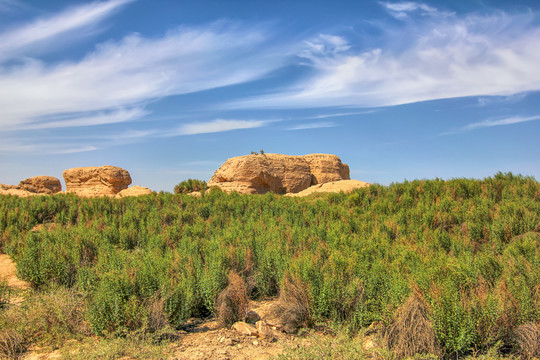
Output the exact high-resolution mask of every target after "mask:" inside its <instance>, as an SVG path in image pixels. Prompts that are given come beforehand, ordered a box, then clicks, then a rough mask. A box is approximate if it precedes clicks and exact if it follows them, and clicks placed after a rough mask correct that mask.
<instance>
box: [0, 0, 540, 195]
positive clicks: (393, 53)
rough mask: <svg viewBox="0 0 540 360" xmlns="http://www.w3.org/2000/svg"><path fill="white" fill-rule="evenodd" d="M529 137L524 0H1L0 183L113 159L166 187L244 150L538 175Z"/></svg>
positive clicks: (539, 62)
mask: <svg viewBox="0 0 540 360" xmlns="http://www.w3.org/2000/svg"><path fill="white" fill-rule="evenodd" d="M539 139H540V3H538V1H537V0H530V1H526V0H515V1H503V0H497V1H496V0H470V1H449V0H447V1H443V0H439V1H435V0H433V1H425V2H415V1H370V0H362V1H360V0H341V1H330V0H328V1H323V0H295V1H290V0H235V1H223V0H178V1H165V0H103V1H71V0H70V1H66V0H55V1H37V0H36V1H30V0H29V1H23V0H0V169H1V170H0V183H4V184H18V183H19V181H21V180H23V179H26V178H28V177H32V176H36V175H50V176H55V177H58V178H60V179H61V180H62V171H63V170H65V169H68V168H72V167H79V166H102V165H114V166H119V167H121V168H124V169H126V170H128V171H129V172H130V174H131V177H132V179H133V185H141V186H148V187H150V188H151V189H152V190H155V191H161V190H163V191H171V192H172V190H173V188H174V185H175V184H177V183H179V182H180V181H182V180H186V179H188V178H195V179H202V180H209V178H210V177H211V176H212V174H213V172H214V171H215V170H216V169H217V168H218V167H219V166H220V165H221V164H222V163H223V162H225V160H227V159H228V158H230V157H234V156H241V155H247V154H250V153H251V152H252V151H257V152H258V151H260V150H263V151H264V152H266V153H279V154H289V155H304V154H311V153H328V154H336V155H338V156H339V157H340V158H341V159H342V161H343V162H344V163H347V164H349V166H350V169H351V178H353V179H358V180H362V181H367V182H370V183H379V184H383V185H388V184H390V183H392V182H401V181H403V180H414V179H433V178H442V179H451V178H460V177H467V178H484V177H488V176H492V175H494V174H496V173H497V172H499V171H502V172H509V171H511V172H513V173H515V174H522V175H527V176H534V177H535V178H536V179H540V140H539Z"/></svg>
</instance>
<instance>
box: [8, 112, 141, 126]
mask: <svg viewBox="0 0 540 360" xmlns="http://www.w3.org/2000/svg"><path fill="white" fill-rule="evenodd" d="M148 114H149V112H148V111H145V110H144V109H143V108H141V107H135V108H131V109H124V108H121V109H117V110H112V111H99V112H96V113H93V114H89V115H84V116H77V115H75V116H70V115H69V114H67V115H62V116H58V117H45V118H42V119H35V120H36V121H35V122H31V123H27V124H25V125H21V126H17V127H16V128H15V129H17V130H36V129H52V128H55V129H56V128H68V127H83V126H97V125H107V124H116V123H121V122H127V121H133V120H135V119H139V118H141V117H143V116H145V115H148ZM2 130H10V128H9V127H6V128H4V129H2V128H0V131H2Z"/></svg>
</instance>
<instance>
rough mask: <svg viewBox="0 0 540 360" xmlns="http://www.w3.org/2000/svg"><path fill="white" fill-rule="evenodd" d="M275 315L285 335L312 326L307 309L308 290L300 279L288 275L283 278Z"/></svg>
mask: <svg viewBox="0 0 540 360" xmlns="http://www.w3.org/2000/svg"><path fill="white" fill-rule="evenodd" d="M276 315H277V316H278V317H279V318H280V320H281V322H282V323H283V330H284V331H285V332H287V333H295V332H297V331H298V329H299V328H301V327H309V326H311V325H312V324H313V319H312V316H311V311H310V309H309V289H308V286H307V284H306V283H304V282H303V281H302V280H301V279H300V278H298V277H293V276H292V275H290V274H288V275H285V276H284V278H283V287H282V288H281V292H280V295H279V302H278V306H277V307H276Z"/></svg>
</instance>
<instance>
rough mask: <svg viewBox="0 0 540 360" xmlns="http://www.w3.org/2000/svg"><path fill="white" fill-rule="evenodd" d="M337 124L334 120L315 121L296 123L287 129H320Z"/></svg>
mask: <svg viewBox="0 0 540 360" xmlns="http://www.w3.org/2000/svg"><path fill="white" fill-rule="evenodd" d="M334 126H337V124H336V123H334V122H314V123H307V124H300V125H295V126H291V127H289V128H287V130H307V129H320V128H329V127H334Z"/></svg>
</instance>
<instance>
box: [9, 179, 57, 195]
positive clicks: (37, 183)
mask: <svg viewBox="0 0 540 360" xmlns="http://www.w3.org/2000/svg"><path fill="white" fill-rule="evenodd" d="M60 191H62V184H61V183H60V180H58V179H57V178H55V177H52V176H34V177H31V178H28V179H25V180H23V181H21V182H20V183H19V185H4V184H0V195H16V196H21V197H26V196H34V195H52V194H56V193H59V192H60Z"/></svg>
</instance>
